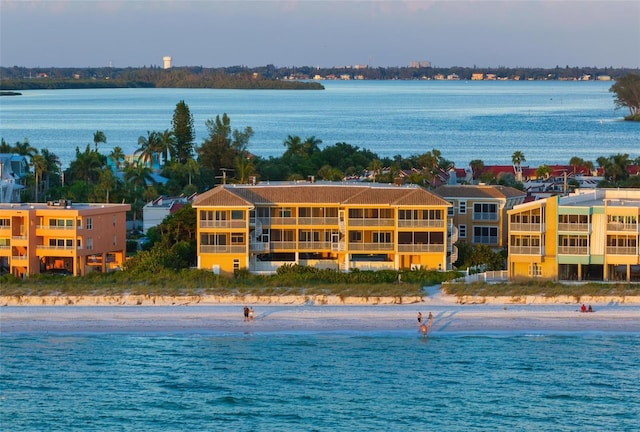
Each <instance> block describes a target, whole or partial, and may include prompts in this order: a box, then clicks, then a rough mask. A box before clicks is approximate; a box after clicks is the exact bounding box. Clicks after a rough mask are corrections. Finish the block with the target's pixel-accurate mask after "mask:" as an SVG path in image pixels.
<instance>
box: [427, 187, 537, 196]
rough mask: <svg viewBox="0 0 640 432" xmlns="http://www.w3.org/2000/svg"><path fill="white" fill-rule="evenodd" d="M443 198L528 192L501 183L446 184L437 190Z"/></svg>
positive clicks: (519, 194) (512, 194) (508, 194)
mask: <svg viewBox="0 0 640 432" xmlns="http://www.w3.org/2000/svg"><path fill="white" fill-rule="evenodd" d="M435 193H437V194H438V195H440V196H441V197H443V198H494V199H509V198H521V197H525V196H526V195H527V194H526V192H523V191H521V190H518V189H516V188H512V187H510V186H501V185H479V186H475V185H445V186H440V187H439V188H437V189H436V190H435Z"/></svg>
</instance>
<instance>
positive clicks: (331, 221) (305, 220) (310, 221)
mask: <svg viewBox="0 0 640 432" xmlns="http://www.w3.org/2000/svg"><path fill="white" fill-rule="evenodd" d="M298 225H332V226H337V225H338V218H337V217H299V218H298Z"/></svg>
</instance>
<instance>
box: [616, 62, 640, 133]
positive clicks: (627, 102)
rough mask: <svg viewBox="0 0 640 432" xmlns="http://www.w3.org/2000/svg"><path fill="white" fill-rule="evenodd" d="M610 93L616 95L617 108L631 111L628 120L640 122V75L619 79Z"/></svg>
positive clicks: (628, 75) (631, 74)
mask: <svg viewBox="0 0 640 432" xmlns="http://www.w3.org/2000/svg"><path fill="white" fill-rule="evenodd" d="M609 91H610V92H612V93H614V94H615V99H614V103H615V105H616V107H617V108H627V109H629V115H628V116H626V117H625V119H626V120H633V121H640V75H638V74H633V73H630V74H627V75H625V76H623V77H620V78H618V79H617V80H616V83H615V84H614V85H612V86H611V88H610V89H609Z"/></svg>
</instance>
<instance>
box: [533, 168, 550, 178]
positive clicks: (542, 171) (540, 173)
mask: <svg viewBox="0 0 640 432" xmlns="http://www.w3.org/2000/svg"><path fill="white" fill-rule="evenodd" d="M549 174H551V167H549V165H540V166H539V167H538V168H537V169H536V177H538V178H545V179H547V178H549Z"/></svg>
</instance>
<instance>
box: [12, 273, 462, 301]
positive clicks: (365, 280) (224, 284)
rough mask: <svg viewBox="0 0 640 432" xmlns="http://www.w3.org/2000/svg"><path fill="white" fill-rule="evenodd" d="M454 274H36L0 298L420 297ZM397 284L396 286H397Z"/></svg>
mask: <svg viewBox="0 0 640 432" xmlns="http://www.w3.org/2000/svg"><path fill="white" fill-rule="evenodd" d="M456 276H459V275H458V274H457V273H455V272H448V273H443V272H437V271H425V270H414V271H402V272H396V271H383V272H372V271H354V272H350V273H342V272H338V271H331V270H317V269H312V268H307V267H301V266H290V267H284V268H282V270H280V271H279V272H278V273H277V274H276V275H272V276H262V275H254V274H250V273H248V272H246V271H239V272H237V273H236V275H235V277H232V278H229V277H224V276H219V275H215V274H214V273H212V272H210V271H206V270H194V269H182V270H179V271H174V270H170V269H166V268H165V269H162V268H159V267H153V268H149V269H148V270H147V271H145V272H129V271H122V272H112V273H106V274H102V273H93V274H90V275H87V276H84V277H76V278H73V277H60V276H56V275H37V276H32V277H30V278H29V279H28V280H21V279H17V278H14V277H13V276H11V275H5V276H1V277H0V295H15V296H23V295H39V296H42V295H123V294H133V295H149V296H153V295H157V296H180V295H205V294H207V295H247V294H252V295H265V296H266V295H337V296H342V297H347V296H354V297H365V298H367V297H389V296H391V297H403V296H422V295H423V287H424V286H426V285H433V284H436V283H440V282H442V281H444V280H450V279H452V278H454V277H456ZM399 281H400V282H399Z"/></svg>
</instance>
